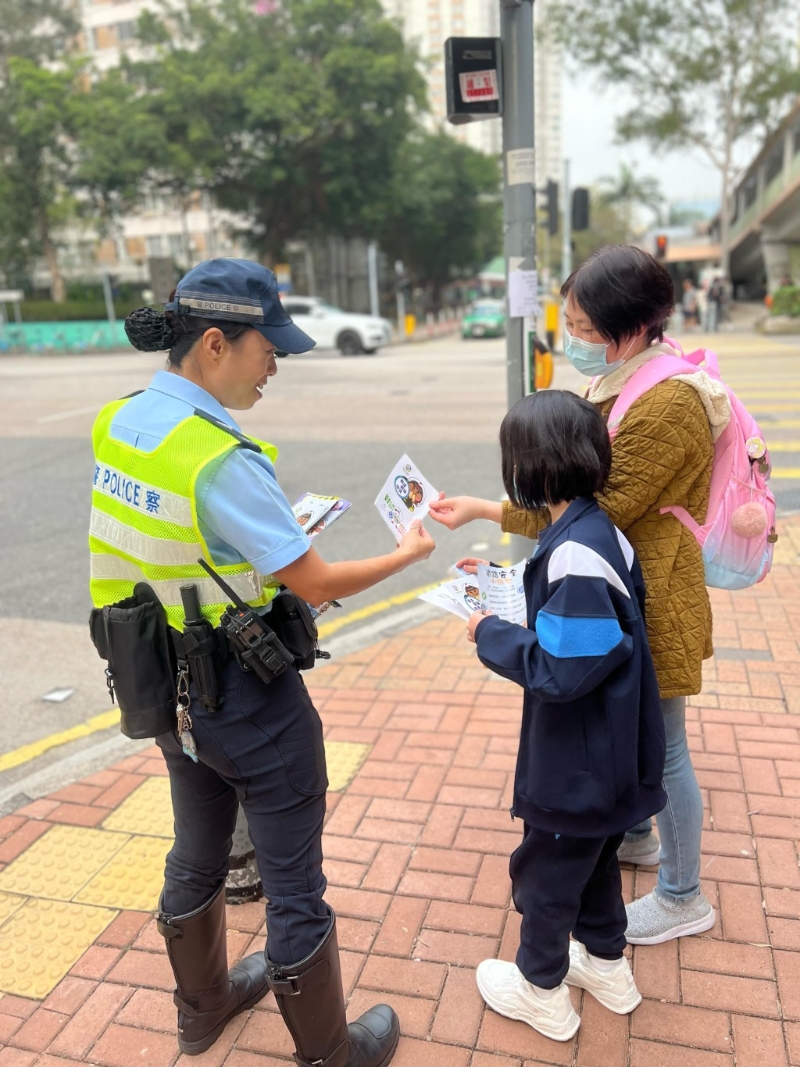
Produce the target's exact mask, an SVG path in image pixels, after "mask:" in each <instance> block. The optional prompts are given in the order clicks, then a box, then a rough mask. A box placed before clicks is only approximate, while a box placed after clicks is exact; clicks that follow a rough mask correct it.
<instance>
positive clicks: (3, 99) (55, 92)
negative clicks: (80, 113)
mask: <svg viewBox="0 0 800 1067" xmlns="http://www.w3.org/2000/svg"><path fill="white" fill-rule="evenodd" d="M79 72H80V65H79V64H77V63H75V62H73V63H70V64H68V65H67V66H66V67H65V68H64V69H62V70H53V69H50V68H47V67H40V66H39V65H38V64H37V63H36V62H35V61H34V60H31V59H22V58H19V57H15V56H12V57H10V58H9V59H8V63H7V71H6V75H7V80H6V82H5V84H4V85H3V86H2V90H0V186H1V187H2V188H3V191H4V192H5V194H6V196H8V197H9V200H8V203H7V207H6V210H4V211H3V212H2V214H0V222H4V223H5V231H4V234H3V236H4V238H5V241H4V243H5V244H6V246H8V243H9V242H10V241H11V242H18V248H17V253H16V257H15V259H16V263H15V266H16V269H17V270H19V269H20V268H21V267H22V266H23V265H24V264H29V263H30V261H31V260H32V259H33V257H35V256H36V255H38V254H41V255H42V256H43V257H44V259H45V261H46V263H47V267H48V270H49V271H50V276H51V289H52V296H53V299H54V300H55V301H57V302H62V301H64V300H66V287H65V285H64V279H63V277H62V274H61V270H60V267H59V263H58V252H57V249H56V243H55V240H54V237H53V233H54V231H55V230H57V229H58V228H59V226H62V225H63V224H64V222H65V221H66V220H67V218H69V217H70V215H71V214H72V213H73V212H74V203H73V202H72V200H71V197H70V195H69V192H68V189H67V176H68V173H69V166H70V164H69V105H70V100H71V98H72V96H73V94H74V93H75V92H76V85H77V78H78V74H79ZM13 261H14V259H13V258H12V262H13Z"/></svg>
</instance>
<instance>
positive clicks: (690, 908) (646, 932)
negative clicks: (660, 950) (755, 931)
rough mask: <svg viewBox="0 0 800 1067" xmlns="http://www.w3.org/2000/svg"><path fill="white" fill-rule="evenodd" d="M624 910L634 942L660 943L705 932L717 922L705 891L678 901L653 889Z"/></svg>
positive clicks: (633, 943)
mask: <svg viewBox="0 0 800 1067" xmlns="http://www.w3.org/2000/svg"><path fill="white" fill-rule="evenodd" d="M625 910H626V911H627V913H628V929H627V930H626V931H625V937H626V938H627V940H628V943H629V944H631V945H660V944H661V943H662V942H663V941H671V940H672V939H673V938H674V937H686V935H687V934H702V933H703V931H704V930H710V929H711V927H712V926H713V925H714V923H715V922H716V921H717V916H716V912H715V911H714V909H713V908H712V907H711V905H710V904H709V903H708V901H707V900H706V898H705V897H704V896H703V894H702V893H698V894H697V896H696V897H693V898H692V899H691V900H684V901H680V902H677V903H676V902H674V901H672V900H665V899H664V898H663V897H660V896H659V895H658V893H656V891H655V890H653V892H652V893H648V894H647V896H646V897H641V898H640V899H639V900H634V902H633V903H632V904H628V906H627V908H626V909H625Z"/></svg>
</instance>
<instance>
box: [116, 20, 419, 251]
mask: <svg viewBox="0 0 800 1067" xmlns="http://www.w3.org/2000/svg"><path fill="white" fill-rule="evenodd" d="M170 26H171V27H173V33H172V36H169V35H168V34H167V33H166V29H169V27H166V26H165V24H164V23H163V22H159V20H158V19H155V18H153V17H150V18H146V19H145V20H144V22H143V34H144V35H145V37H146V39H147V40H149V41H159V40H160V41H161V44H160V45H158V46H157V47H158V51H159V58H158V60H157V61H155V62H153V63H151V64H147V65H143V66H141V67H139V68H137V71H136V74H137V76H138V77H140V78H141V81H142V85H143V86H144V87H145V88H146V90H147V94H148V97H147V99H148V110H149V113H150V115H151V116H152V117H153V120H154V121H155V122H156V123H157V124H158V125H159V127H160V130H161V136H160V138H159V144H160V147H161V154H160V156H159V157H158V158H157V159H156V160H155V161H154V165H153V167H152V168H151V174H152V177H153V180H154V181H155V182H157V183H158V184H161V185H162V186H164V187H167V188H171V189H174V190H175V191H177V192H179V193H185V192H188V191H189V190H191V189H196V188H205V189H209V190H212V191H213V193H214V195H215V199H216V200H217V202H218V203H219V204H220V205H221V206H222V207H225V208H229V209H231V210H234V211H240V212H243V213H246V214H248V215H250V216H251V217H252V219H253V226H252V228H251V229H250V230H249V231H248V233H247V234H246V237H247V239H248V241H249V243H250V244H251V246H252V247H253V249H254V251H256V252H257V253H258V254H260V255H262V256H266V257H268V258H273V259H274V258H277V257H279V256H281V255H282V254H283V250H284V247H285V243H286V241H287V240H289V239H290V238H300V237H307V236H312V235H315V234H320V233H322V234H324V233H333V232H336V233H339V234H341V235H343V236H346V237H347V236H353V235H359V234H365V233H369V232H370V231H371V229H372V228H373V227H374V225H375V223H376V222H377V220H378V219H380V218H381V217H382V214H383V211H384V210H385V207H386V203H387V200H388V188H389V185H390V182H389V181H388V180H387V179H389V178H390V176H391V174H392V173H393V172H394V169H395V166H396V163H397V159H398V157H399V155H400V153H401V152H402V150H403V144H404V141H405V140H406V138H407V136H408V134H409V132H410V131H411V129H412V127H413V124H414V118H415V110H416V109H417V108H418V107H420V106H421V105H422V104H423V101H424V82H423V80H422V77H421V75H420V74H419V71H418V70H417V57H416V55H415V53H414V52H413V51H412V50H410V49H409V48H408V46H406V45H405V44H404V42H403V39H402V36H401V34H400V31H399V30H398V29H397V27H396V26H395V25H394V24H393V23H392V22H390V21H388V20H387V19H385V18H384V17H383V12H382V8H381V6H380V3H379V0H285V2H284V3H282V4H281V5H280V7H279V8H278V9H276V10H275V11H274V12H273V13H272V14H269V15H254V13H253V4H252V2H251V0H221V2H220V3H219V4H214V5H208V4H205V3H198V2H196V0H195V2H190V3H189V5H188V8H187V10H186V12H185V14H176V15H174V16H170ZM175 30H176V31H177V32H175Z"/></svg>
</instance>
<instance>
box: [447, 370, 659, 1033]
mask: <svg viewBox="0 0 800 1067" xmlns="http://www.w3.org/2000/svg"><path fill="white" fill-rule="evenodd" d="M500 448H501V451H502V463H503V484H504V486H505V489H506V492H507V493H508V495H509V499H510V500H511V501H512V503H513V506H514V507H515V508H519V509H520V510H523V511H533V512H538V511H539V510H540V509H542V508H545V509H546V510H547V511H548V513H549V515H550V519H551V525H550V526H549V527H548V528H547V530H546V531H544V532H543V533H542V535H541V537H540V539H539V547H538V549H537V551H536V554H535V555H534V556H533V558H532V559H531V560H530V562H529V563H528V565H527V566H526V568H525V577H524V583H525V598H526V601H527V612H528V619H527V628H526V627H523V626H518V625H515V624H513V623H510V622H506V621H504V620H503V619H499V618H497V617H495V616H491V615H488V616H487V615H484V614H482V613H481V612H476V613H475V614H474V615H472V617H471V618H470V620H469V624H468V629H469V636H470V639H471V640H474V641H475V643H476V644H477V646H478V658H479V659H480V661H481V662H482V663H483V664H484V666H486V667H488V668H489V669H490V670H492V671H494V672H495V674H499V675H500V676H501V677H503V678H508V679H510V680H511V681H513V682H516V683H517V684H518V685H520V686H522V689H523V691H524V694H525V695H524V698H523V711H522V731H521V736H520V743H519V754H518V756H517V766H516V773H515V776H514V806H513V808H512V815H514V816H516V817H518V818H521V819H522V820H523V838H522V844H521V845H520V846H519V848H517V850H516V851H515V852H514V854H513V855H512V857H511V882H512V890H513V899H514V906H515V907H516V909H517V911H519V912H520V913H521V915H522V926H521V929H520V946H519V949H518V951H517V956H516V964H514V963H507V962H505V961H503V960H484V962H483V963H481V964H480V966H479V967H478V971H477V982H478V988H479V989H480V992H481V995H482V996H483V999H484V1000H485V1001H486V1003H487V1004H488V1005H489V1006H490V1007H491V1008H493V1009H494V1010H495V1011H497V1012H499V1013H500V1014H501V1015H505V1016H507V1017H508V1018H510V1019H522V1020H523V1021H524V1022H527V1023H528V1024H529V1025H530V1026H532V1027H533V1028H534V1029H535V1030H538V1031H539V1032H540V1033H542V1034H545V1035H546V1036H547V1037H551V1038H554V1039H555V1040H556V1041H568V1040H569V1039H570V1038H571V1037H572V1036H573V1034H574V1033H575V1031H576V1030H577V1029H578V1027H579V1026H580V1019H579V1017H578V1016H577V1015H576V1013H575V1012H574V1011H573V1008H572V1002H571V1000H570V995H569V989H568V988H567V986H569V985H574V986H580V987H581V988H583V989H586V990H588V992H589V993H591V994H592V995H593V996H594V997H596V998H597V999H598V1000H599V1001H600V1003H601V1004H603V1005H604V1006H605V1007H607V1008H609V1009H610V1010H611V1011H613V1012H616V1013H617V1014H618V1015H627V1014H628V1013H629V1012H632V1011H633V1010H634V1008H636V1007H637V1005H638V1004H640V1003H641V1000H642V997H641V994H640V993H639V991H638V990H637V988H636V985H635V983H634V981H633V975H632V974H631V969H630V965H629V964H628V961H627V960H626V959H625V958H624V956H623V954H622V952H623V949H624V948H625V944H626V941H625V927H626V926H627V916H626V913H625V904H624V902H623V899H622V881H621V878H620V872H619V862H618V860H617V849H618V848H619V846H620V845H621V844H622V840H623V838H624V836H625V831H626V830H627V829H628V827H630V826H632V825H633V824H634V823H637V822H639V821H640V820H641V819H643V818H646V817H647V816H650V815H654V814H655V813H656V812H657V811H660V810H661V808H662V807H663V806H664V802H665V799H666V798H665V796H664V791H663V789H662V788H661V776H662V773H663V770H664V748H665V741H664V720H663V716H662V714H661V705H660V701H659V695H658V682H657V681H656V676H655V671H654V669H653V661H652V659H651V656H650V650H649V648H648V644H647V633H646V631H645V626H644V619H643V613H644V586H643V581H642V572H641V568H640V566H639V562H638V560H637V559H636V554H635V552H634V551H633V549H632V548H631V545H630V543H629V542H628V540H627V539H626V537H625V536H624V534H622V533H621V532H620V531H619V530H617V529H616V528H615V527H614V526H613V525H612V523H611V520H610V519H609V518H608V516H607V515H605V514H604V513H603V512H602V511H601V510H600V508H599V506H598V504H597V501H596V500H595V494H596V493H601V492H602V491H603V489H604V488H605V485H606V481H607V479H608V475H609V472H610V470H611V442H610V441H609V437H608V431H607V429H606V426H605V423H604V422H603V419H602V417H601V415H600V413H599V412H598V410H597V409H596V408H595V407H594V406H593V405H592V404H589V403H588V402H587V401H585V400H581V399H579V398H578V397H577V396H575V395H574V394H573V393H566V392H560V391H553V392H549V391H548V392H541V393H534V394H533V395H532V396H528V397H526V398H525V399H524V400H520V401H519V402H518V403H517V404H515V405H514V407H513V408H512V409H511V411H509V413H508V414H507V415H506V417H505V419H504V420H503V424H502V426H501V428H500ZM465 562H467V561H462V563H465ZM459 565H461V564H459ZM474 565H475V561H469V563H468V566H470V567H474ZM570 935H572V936H573V937H574V939H575V940H574V941H573V942H572V943H571V944H570Z"/></svg>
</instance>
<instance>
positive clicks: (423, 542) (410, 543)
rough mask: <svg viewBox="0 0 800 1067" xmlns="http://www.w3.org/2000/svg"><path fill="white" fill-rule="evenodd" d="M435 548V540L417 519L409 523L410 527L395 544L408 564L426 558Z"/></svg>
mask: <svg viewBox="0 0 800 1067" xmlns="http://www.w3.org/2000/svg"><path fill="white" fill-rule="evenodd" d="M435 548H436V543H435V541H434V540H433V538H432V537H431V535H430V534H429V533H428V531H427V530H426V529H425V527H424V526H423V525H422V522H421V520H419V519H418V520H417V521H416V522H414V523H412V524H411V529H410V530H409V531H408V533H407V534H406V535H405V537H404V538H403V540H402V541H401V542H400V544H399V545H398V546H397V551H398V552H402V553H403V555H404V556H406V557H407V562H408V563H409V564H410V563H418V562H419V561H420V560H423V559H427V558H428V556H430V554H431V552H433V550H434V549H435Z"/></svg>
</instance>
